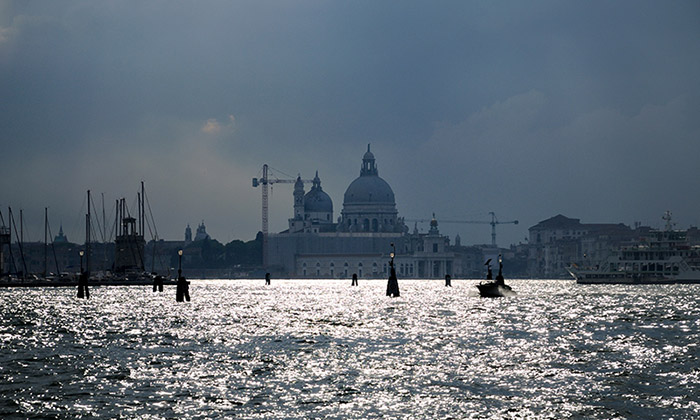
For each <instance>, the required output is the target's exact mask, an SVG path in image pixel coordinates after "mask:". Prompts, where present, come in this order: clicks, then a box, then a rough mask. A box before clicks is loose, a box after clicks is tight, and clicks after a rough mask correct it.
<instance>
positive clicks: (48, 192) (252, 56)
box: [0, 1, 700, 243]
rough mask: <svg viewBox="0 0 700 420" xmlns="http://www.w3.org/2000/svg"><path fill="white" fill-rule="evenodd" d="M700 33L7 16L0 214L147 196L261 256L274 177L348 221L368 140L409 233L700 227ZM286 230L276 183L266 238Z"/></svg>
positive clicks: (437, 13) (386, 19)
mask: <svg viewBox="0 0 700 420" xmlns="http://www.w3.org/2000/svg"><path fill="white" fill-rule="evenodd" d="M699 17H700V6H698V4H697V3H696V2H692V1H691V2H672V3H668V4H666V3H664V4H661V3H659V2H639V1H634V2H585V3H584V2H562V1H551V2H550V1H539V2H527V3H520V2H512V3H506V2H502V3H501V2H462V1H459V2H438V3H434V2H388V1H387V2H376V1H371V2H321V1H319V2H315V1H304V2H223V1H221V2H218V1H207V2H162V1H148V2H81V1H70V2H48V1H47V2H3V3H0V97H2V100H1V101H0V111H1V112H0V141H1V144H2V149H3V156H4V157H5V161H6V162H7V164H6V167H5V169H6V172H7V173H9V174H12V176H9V177H4V179H3V181H2V183H1V184H0V185H1V186H2V191H3V197H4V200H3V202H2V203H0V205H2V206H5V205H8V204H9V205H13V206H15V207H17V206H23V207H24V208H26V209H27V211H30V210H32V211H36V213H37V214H41V209H42V208H43V207H44V206H46V205H49V206H51V207H52V211H54V213H56V216H55V217H56V218H60V219H63V220H66V219H73V218H74V214H75V213H78V210H79V202H81V201H82V197H83V195H84V190H85V189H87V188H91V189H92V190H93V191H99V192H101V191H104V192H105V193H106V194H107V196H108V197H111V196H120V195H133V191H135V190H136V188H137V186H138V185H137V184H138V181H140V180H141V179H143V180H145V181H146V183H147V188H148V190H149V192H150V194H151V196H152V198H153V201H154V207H155V209H154V210H155V212H156V218H157V219H158V220H159V223H160V224H161V234H162V235H163V236H165V237H168V238H176V237H180V236H182V231H183V229H184V226H185V224H186V223H188V222H189V223H191V224H195V223H197V222H198V221H199V220H200V219H204V220H205V222H206V223H207V226H208V228H209V231H210V233H211V234H212V235H213V236H214V237H215V238H218V239H220V240H222V241H228V240H230V239H232V238H234V237H241V238H244V239H245V238H252V237H253V236H254V235H255V232H256V231H257V230H258V229H259V225H260V221H259V214H260V210H259V205H260V203H259V200H260V198H259V194H260V192H259V190H254V189H252V188H251V186H250V178H252V177H253V176H256V174H257V173H258V170H259V168H260V166H262V164H263V163H269V164H270V165H272V166H274V167H277V168H280V169H282V170H284V171H286V172H288V173H290V174H292V175H296V174H297V172H300V173H301V174H302V176H304V177H306V178H311V177H312V176H313V172H314V171H315V170H316V169H318V170H319V171H320V175H321V178H322V181H323V187H324V190H326V191H327V192H328V193H329V194H330V195H331V197H332V198H333V200H334V203H335V209H336V212H338V211H339V210H340V209H341V207H342V195H343V192H344V190H345V188H346V187H347V185H348V184H349V183H350V181H352V179H353V178H354V177H355V176H357V174H358V172H359V164H360V159H361V156H362V153H364V149H365V147H366V144H367V143H372V144H373V146H372V147H373V150H374V151H375V155H376V156H377V159H378V164H379V166H380V174H381V175H382V176H383V177H384V178H385V179H386V180H387V181H389V182H390V184H391V185H392V186H393V188H394V190H395V192H396V197H397V200H398V203H397V204H398V207H399V211H400V213H401V214H402V215H404V216H407V217H419V218H425V217H429V216H430V213H432V212H433V211H435V212H436V213H437V214H438V216H439V217H440V216H443V217H444V218H452V219H461V218H471V219H484V218H486V219H488V212H489V211H495V212H496V213H497V214H499V216H500V217H502V218H504V219H520V220H521V222H522V223H521V224H520V225H519V226H517V227H515V226H510V227H503V229H501V231H499V235H501V232H502V238H504V239H503V241H499V242H502V243H503V242H512V241H517V240H519V239H522V238H523V237H524V236H525V234H526V228H527V227H529V226H531V225H532V224H534V223H537V222H538V221H540V220H542V219H545V218H547V217H550V216H552V215H554V214H556V213H558V212H563V213H565V214H566V215H568V216H571V217H580V218H582V219H583V220H584V221H586V222H626V223H631V222H632V221H635V220H640V221H643V222H648V223H656V222H657V221H658V218H659V217H660V215H661V213H662V212H663V210H666V209H671V210H673V211H674V213H675V214H676V216H677V219H678V221H679V223H682V224H684V225H686V226H687V225H688V224H698V223H700V216H699V214H700V198H698V195H697V191H698V190H699V188H698V187H699V186H700V185H699V184H700V181H699V179H700V177H699V175H700V174H699V171H698V169H697V168H696V164H695V157H696V156H698V155H700V154H699V153H698V152H700V150H698V146H697V144H698V141H697V139H698V133H699V127H698V124H697V122H696V119H697V118H694V115H695V114H697V110H698V101H699V99H698V98H699V92H700V86H699V85H698V84H699V82H698V78H697V77H696V75H697V74H698V73H699V70H700V29H698V28H699V27H698V25H697V21H698V18H699ZM158 207H160V208H158ZM159 213H160V214H159ZM290 214H291V190H289V189H285V186H280V187H278V188H276V189H275V191H274V192H273V198H272V210H271V216H272V221H271V222H272V227H273V229H275V230H281V229H283V228H284V225H285V220H286V218H287V217H289V215H290ZM37 217H38V216H37ZM75 218H77V219H78V220H79V217H75ZM441 228H442V229H443V231H444V232H446V233H449V234H452V235H453V234H454V233H456V232H458V231H459V232H462V235H461V236H462V238H463V241H464V242H467V243H472V242H487V241H488V239H489V237H488V233H489V232H488V226H486V230H485V231H484V230H481V229H480V228H479V227H478V226H477V227H474V228H473V229H472V228H470V229H469V230H467V228H466V227H464V226H459V227H458V226H445V225H441ZM76 235H78V233H77V232H76V233H75V234H74V235H73V236H76Z"/></svg>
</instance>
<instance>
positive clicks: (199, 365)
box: [0, 280, 700, 418]
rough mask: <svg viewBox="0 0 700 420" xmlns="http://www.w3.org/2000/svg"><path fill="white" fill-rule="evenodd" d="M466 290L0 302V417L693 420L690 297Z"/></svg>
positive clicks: (697, 385)
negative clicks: (492, 295)
mask: <svg viewBox="0 0 700 420" xmlns="http://www.w3.org/2000/svg"><path fill="white" fill-rule="evenodd" d="M476 283H477V282H476V281H466V280H453V286H454V287H452V288H445V287H444V283H443V282H441V281H406V280H403V281H400V284H401V297H400V298H395V299H391V298H387V297H386V296H384V290H385V287H386V281H361V282H360V287H350V286H349V280H348V281H337V280H325V281H319V280H316V281H308V280H307V281H302V280H286V281H281V280H277V281H274V280H273V283H272V285H271V286H264V284H263V281H193V282H192V286H191V294H192V302H190V303H176V302H175V298H174V290H166V293H162V294H160V293H159V294H156V293H152V292H151V291H150V289H149V288H146V287H109V288H105V287H102V288H94V289H93V290H92V293H91V299H90V300H89V301H79V300H77V299H75V298H74V292H75V291H74V290H73V289H72V288H54V289H32V290H20V289H6V290H0V296H1V297H2V300H1V301H0V308H2V314H3V317H2V329H1V332H0V342H1V343H2V349H3V351H2V354H1V355H0V390H2V395H3V396H4V399H3V402H2V405H0V416H2V417H3V418H8V417H12V416H13V415H14V416H17V417H19V418H24V417H28V416H30V415H35V416H37V417H59V418H75V417H79V416H101V417H119V416H122V417H129V418H133V417H139V418H163V417H189V418H211V417H217V416H222V417H234V416H235V417H242V418H271V417H277V418H304V417H308V418H318V417H328V418H371V417H390V418H391V417H399V418H400V417H416V418H437V417H453V418H464V417H473V418H490V417H494V418H504V417H506V418H510V417H537V418H572V417H573V418H581V417H586V418H614V417H638V418H661V417H663V418H668V417H676V418H689V417H697V416H700V406H699V404H698V397H697V394H698V391H700V373H699V370H698V367H697V360H698V356H699V355H700V354H699V352H698V346H697V343H698V338H699V337H700V332H699V331H700V328H699V327H700V325H699V324H700V300H699V299H698V297H697V296H698V295H697V292H698V291H700V288H699V287H698V286H692V285H688V286H686V285H680V286H581V285H576V284H575V283H573V282H571V281H543V280H537V281H510V282H509V283H510V284H511V285H512V286H513V288H514V290H516V291H517V292H518V295H517V296H515V297H511V298H503V299H483V298H479V297H478V296H476V294H475V293H474V291H475V288H474V285H475V284H476Z"/></svg>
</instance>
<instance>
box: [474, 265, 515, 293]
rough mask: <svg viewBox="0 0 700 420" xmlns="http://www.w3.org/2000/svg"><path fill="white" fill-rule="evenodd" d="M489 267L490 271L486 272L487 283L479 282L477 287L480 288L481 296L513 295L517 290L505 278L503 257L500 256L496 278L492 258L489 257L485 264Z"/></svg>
mask: <svg viewBox="0 0 700 420" xmlns="http://www.w3.org/2000/svg"><path fill="white" fill-rule="evenodd" d="M484 265H485V266H487V267H488V273H487V274H486V280H490V281H487V282H486V283H479V284H477V285H476V288H477V289H479V295H480V296H481V297H504V296H513V295H515V292H514V291H513V289H512V288H511V287H510V286H508V285H507V284H506V283H505V281H504V279H503V258H502V257H501V256H500V255H499V256H498V275H497V276H496V280H495V281H494V280H493V273H492V272H491V258H489V259H488V260H487V261H486V263H485V264H484Z"/></svg>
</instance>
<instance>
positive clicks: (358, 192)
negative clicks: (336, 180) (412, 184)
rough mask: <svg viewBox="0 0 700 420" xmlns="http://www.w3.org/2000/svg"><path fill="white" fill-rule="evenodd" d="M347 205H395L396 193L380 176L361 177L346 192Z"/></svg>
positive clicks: (345, 200)
mask: <svg viewBox="0 0 700 420" xmlns="http://www.w3.org/2000/svg"><path fill="white" fill-rule="evenodd" d="M344 202H345V204H346V205H347V204H367V203H386V204H395V200H394V191H392V190H391V187H390V186H389V184H387V182H386V181H384V180H383V179H381V178H380V177H379V176H360V177H359V178H357V179H355V180H354V181H352V183H351V184H350V186H348V189H347V190H346V191H345V197H344Z"/></svg>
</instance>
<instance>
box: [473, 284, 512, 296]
mask: <svg viewBox="0 0 700 420" xmlns="http://www.w3.org/2000/svg"><path fill="white" fill-rule="evenodd" d="M476 288H477V289H479V295H480V296H481V297H506V296H513V295H515V292H514V291H513V289H511V288H510V286H508V285H506V284H500V285H499V284H498V283H496V282H489V283H481V284H477V285H476Z"/></svg>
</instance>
